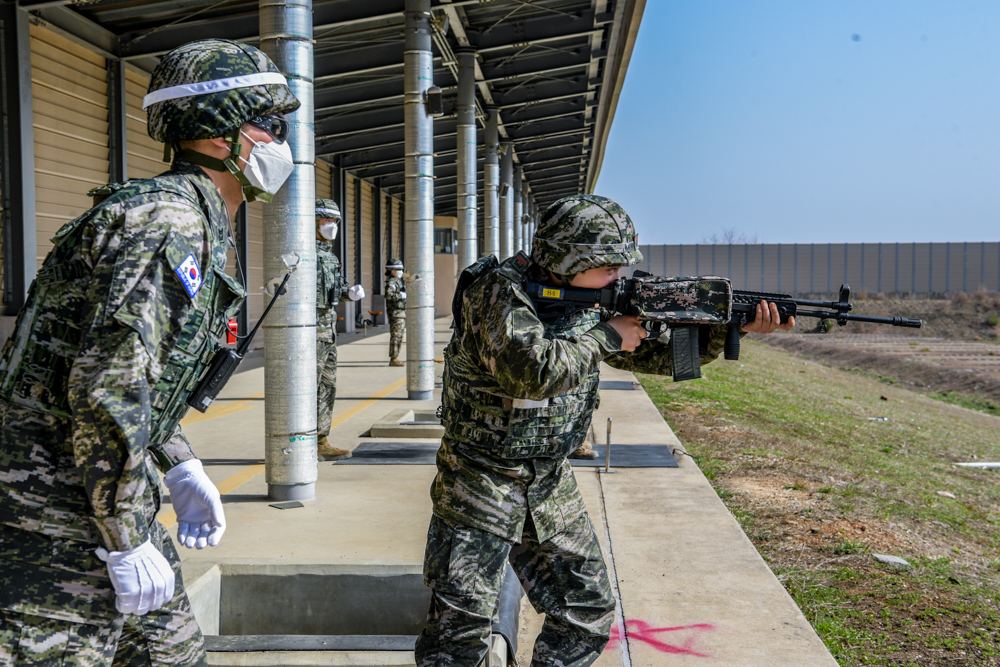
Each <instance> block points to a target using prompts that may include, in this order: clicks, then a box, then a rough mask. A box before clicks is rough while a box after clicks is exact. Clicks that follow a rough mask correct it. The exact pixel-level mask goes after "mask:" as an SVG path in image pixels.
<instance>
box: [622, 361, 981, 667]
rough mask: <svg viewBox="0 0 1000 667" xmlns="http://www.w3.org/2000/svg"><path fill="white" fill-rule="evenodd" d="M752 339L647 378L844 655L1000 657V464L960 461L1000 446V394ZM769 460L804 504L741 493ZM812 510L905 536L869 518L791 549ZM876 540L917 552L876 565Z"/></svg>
mask: <svg viewBox="0 0 1000 667" xmlns="http://www.w3.org/2000/svg"><path fill="white" fill-rule="evenodd" d="M742 348H743V349H742V354H741V358H740V361H738V362H726V361H721V360H720V361H717V362H715V363H713V364H711V365H709V366H706V367H705V370H704V373H705V375H706V379H703V380H700V381H690V382H682V383H674V382H672V381H671V380H670V379H669V378H661V377H658V376H641V377H640V381H641V382H642V384H643V386H644V387H645V389H646V391H647V392H648V393H649V395H650V397H651V398H652V399H653V401H654V402H655V403H656V405H657V406H658V407H659V408H660V410H661V412H662V413H663V414H664V416H665V418H666V419H667V421H668V423H670V424H671V426H673V427H674V428H675V430H676V431H677V432H678V436H679V437H680V438H681V441H682V442H684V443H685V445H686V447H687V449H688V450H689V451H690V452H691V453H692V454H694V455H695V456H696V457H697V463H698V465H699V466H700V468H701V469H702V471H703V472H704V473H705V475H706V477H707V478H708V479H709V480H710V481H711V483H712V484H713V486H715V488H716V490H717V492H718V494H719V496H720V497H721V498H722V499H723V501H724V502H725V503H726V505H727V506H728V507H729V508H730V511H732V513H733V515H734V516H735V518H736V519H737V520H738V521H739V523H740V525H741V527H742V528H743V530H744V531H745V532H746V533H747V535H748V536H749V537H750V538H751V539H752V540H753V541H754V543H755V544H756V546H757V548H758V549H759V550H760V552H761V554H762V555H763V556H764V558H765V559H766V560H767V561H768V562H769V564H770V565H771V566H772V568H773V569H774V571H775V573H776V574H777V575H778V576H779V578H780V579H781V580H782V582H783V583H784V584H785V586H786V588H787V589H788V591H789V593H790V594H791V595H792V597H793V598H794V599H795V600H796V602H797V603H798V604H799V606H800V607H801V608H802V610H803V612H804V613H805V615H806V617H807V618H808V619H809V620H810V622H812V624H813V626H814V627H815V628H816V630H817V632H818V633H819V635H820V636H821V637H822V638H823V640H824V642H826V644H827V646H828V647H829V648H830V650H831V652H833V654H834V656H835V657H836V658H837V660H838V661H839V662H840V664H841V665H842V666H847V665H886V666H888V665H893V666H894V667H895V666H898V665H907V664H912V665H921V666H923V665H936V664H969V665H973V664H975V665H993V664H995V665H1000V640H998V639H997V633H996V628H997V627H998V626H1000V593H998V592H997V590H998V589H1000V586H998V584H1000V475H998V473H1000V471H995V472H991V471H982V470H976V469H968V468H958V467H955V466H954V465H953V463H954V462H956V461H967V460H973V458H974V457H975V458H978V459H979V460H993V461H996V460H1000V420H998V419H997V418H996V417H994V416H992V415H1000V406H990V405H986V404H984V403H979V404H977V405H976V406H973V405H969V404H968V398H969V397H960V396H954V395H949V396H946V395H940V396H934V397H928V396H924V395H921V394H918V393H915V392H911V391H908V390H906V389H905V388H904V387H902V386H900V385H899V384H897V383H895V382H893V381H891V378H884V377H879V376H875V377H872V376H871V375H869V374H865V373H861V372H858V371H857V370H838V369H833V368H828V367H825V366H823V365H820V364H818V363H814V362H811V361H808V362H806V361H803V360H802V359H801V358H797V357H793V356H791V355H788V354H786V353H783V352H781V351H779V350H776V349H774V348H771V347H769V346H764V345H761V344H758V343H754V342H753V341H744V343H743V346H742ZM883 396H884V397H885V398H886V399H888V400H882V397H883ZM986 403H988V402H986ZM954 405H959V406H961V407H972V408H973V409H975V410H979V411H980V412H981V413H983V414H977V413H971V412H968V411H965V410H958V409H956V408H955V407H953V406H954ZM872 417H885V418H887V419H888V421H872V420H871V418H872ZM720 424H725V425H726V427H725V428H720ZM767 475H771V476H773V477H774V478H775V488H776V489H781V490H783V491H784V492H785V493H788V494H798V495H797V496H796V497H798V498H801V499H803V500H802V501H801V502H800V504H799V505H797V506H796V507H795V508H794V509H788V510H787V511H786V509H784V508H781V507H778V508H773V509H761V508H760V506H759V505H754V504H753V503H749V502H746V499H745V498H742V497H741V494H740V493H734V491H733V489H734V488H737V487H736V486H732V484H731V483H732V482H735V481H736V480H738V479H739V478H741V477H754V478H759V477H761V476H767ZM939 492H946V493H949V494H952V495H954V496H955V498H949V497H945V496H943V495H941V494H940V493H939ZM802 503H805V504H806V505H807V506H805V507H803V506H802ZM792 511H794V512H795V513H794V515H792V514H790V512H792ZM792 516H794V519H795V520H794V521H792V522H785V523H783V522H782V519H783V517H784V518H791V517H792ZM820 520H822V521H820ZM823 521H825V522H826V523H823ZM803 522H805V523H809V522H818V523H816V524H815V525H816V526H818V527H819V528H822V527H823V526H827V527H829V526H830V525H831V523H835V522H840V523H837V524H836V525H844V526H856V525H861V526H870V527H872V528H875V527H878V528H879V530H881V531H882V532H877V531H876V533H877V535H884V534H888V533H891V534H897V535H899V536H901V538H900V539H901V540H902V541H901V542H898V543H894V544H896V545H901V546H892V545H890V546H879V545H880V543H879V542H878V541H877V539H876V537H873V536H872V531H870V532H868V533H845V534H844V535H838V534H832V533H831V534H830V535H825V534H818V535H816V536H815V540H814V542H811V543H810V545H811V547H810V549H809V550H807V552H806V553H803V552H802V550H801V547H797V548H796V550H794V553H796V554H797V555H796V556H795V557H794V558H793V557H791V556H789V555H788V554H789V553H790V552H789V550H788V549H784V550H783V549H782V545H784V544H787V543H788V540H790V539H792V538H790V537H788V534H789V533H790V526H788V525H787V524H788V523H793V524H796V527H795V529H796V530H798V529H799V525H800V524H802V523H803ZM906 531H912V533H918V534H920V535H921V536H925V537H926V538H927V539H925V541H924V542H921V541H919V540H915V541H912V542H907V541H906V539H907V537H906V536H907V535H908V533H907V532H906ZM820 537H822V538H823V540H820V539H819V538H820ZM879 539H881V538H879ZM924 543H926V544H927V545H928V546H927V548H926V549H925V551H921V550H920V547H919V545H920V544H924ZM873 544H874V545H875V547H878V548H881V549H882V551H877V550H876V549H875V547H873V546H872V545H873ZM913 545H917V546H913ZM893 548H898V549H900V550H901V552H900V551H893ZM872 552H875V553H893V554H894V555H899V556H902V557H904V558H906V559H907V560H908V561H910V562H911V564H912V567H911V568H910V569H908V570H902V571H900V570H897V569H895V568H893V567H890V566H882V565H877V564H875V562H874V561H873V560H872V558H871V555H870V554H871V553H872ZM942 553H948V554H949V557H943V556H942V555H941V554H942ZM796 559H798V560H796ZM845 563H847V564H845ZM980 629H982V630H980ZM951 660H954V661H955V662H954V663H952V662H949V661H951Z"/></svg>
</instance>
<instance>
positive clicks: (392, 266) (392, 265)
mask: <svg viewBox="0 0 1000 667" xmlns="http://www.w3.org/2000/svg"><path fill="white" fill-rule="evenodd" d="M385 268H386V270H387V271H396V270H399V271H402V270H403V260H401V259H398V258H396V257H390V258H389V261H388V262H386V263H385Z"/></svg>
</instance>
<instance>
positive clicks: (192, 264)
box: [174, 254, 202, 299]
mask: <svg viewBox="0 0 1000 667" xmlns="http://www.w3.org/2000/svg"><path fill="white" fill-rule="evenodd" d="M174 273H176V274H177V277H178V278H180V280H181V284H182V285H184V290H185V291H186V292H187V293H188V296H189V297H191V298H192V299H193V298H194V295H195V294H197V293H198V290H200V289H201V282H202V280H201V269H199V268H198V262H197V261H196V260H195V258H194V255H193V254H191V255H188V256H187V259H185V260H184V261H183V262H181V263H180V266H178V267H177V268H176V269H174Z"/></svg>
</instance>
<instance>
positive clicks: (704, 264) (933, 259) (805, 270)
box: [636, 242, 1000, 294]
mask: <svg viewBox="0 0 1000 667" xmlns="http://www.w3.org/2000/svg"><path fill="white" fill-rule="evenodd" d="M640 249H641V250H642V254H643V261H642V263H641V264H639V265H638V266H637V267H636V268H639V269H642V270H643V271H649V272H650V273H653V274H656V275H668V276H669V275H674V276H678V275H682V276H691V275H711V274H715V275H722V276H728V277H730V278H731V279H732V281H733V286H734V287H736V289H745V290H758V291H765V292H785V293H789V292H790V293H800V294H801V293H808V292H817V293H820V292H822V293H830V292H835V291H837V290H838V289H840V285H841V284H842V283H845V282H846V283H848V284H849V285H850V286H851V288H852V290H854V291H855V292H872V293H878V292H881V293H905V294H929V293H934V294H941V293H947V292H976V291H979V290H988V291H1000V243H998V242H988V243H979V242H968V243H966V242H958V243H816V244H811V243H799V244H794V243H782V244H765V245H760V244H739V245H710V244H708V245H660V246H654V245H645V246H641V248H640Z"/></svg>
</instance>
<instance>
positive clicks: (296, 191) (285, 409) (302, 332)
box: [260, 0, 317, 500]
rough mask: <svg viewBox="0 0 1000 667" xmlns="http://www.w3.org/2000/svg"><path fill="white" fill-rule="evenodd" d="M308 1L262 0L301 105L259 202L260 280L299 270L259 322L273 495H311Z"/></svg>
mask: <svg viewBox="0 0 1000 667" xmlns="http://www.w3.org/2000/svg"><path fill="white" fill-rule="evenodd" d="M312 27H313V22H312V0H280V1H275V0H261V2H260V48H261V50H262V51H264V52H265V53H267V54H268V55H269V56H270V57H271V59H272V60H273V61H274V63H275V64H276V65H277V66H278V69H280V70H281V71H282V72H283V73H284V74H285V76H286V77H287V79H288V87H289V88H290V89H291V91H292V93H294V94H295V97H297V98H298V99H299V102H301V103H302V106H300V107H299V109H298V110H297V111H296V112H294V113H292V114H288V115H286V117H285V118H286V119H287V120H288V121H289V124H290V126H291V127H290V132H289V143H290V147H291V149H292V156H293V159H294V160H295V168H294V169H293V170H292V175H291V176H290V177H289V178H288V180H287V181H286V182H285V185H284V186H283V187H282V188H281V189H280V190H279V191H278V193H277V194H276V195H275V197H274V200H273V201H272V202H271V204H270V205H268V206H265V207H264V278H265V281H266V283H267V284H268V285H270V286H272V287H275V286H276V283H278V282H280V280H281V278H282V277H283V276H284V274H285V273H286V272H287V271H289V270H290V268H291V266H294V267H296V268H295V270H294V272H293V273H292V277H291V279H290V280H289V281H288V285H287V286H286V290H287V291H286V293H285V295H284V296H283V297H281V298H280V299H278V300H277V302H276V303H275V305H274V310H272V311H271V314H270V315H269V316H268V319H267V324H265V325H264V347H265V349H266V350H267V354H266V355H265V359H264V395H265V399H264V431H265V435H264V470H265V478H266V481H267V493H268V496H269V497H270V498H273V499H276V500H311V499H313V498H315V497H316V475H317V467H316V231H315V230H316V176H315V162H316V159H315V146H316V138H315V130H314V126H313V122H314V113H313V112H314V106H313V41H312V37H313V30H312Z"/></svg>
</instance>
